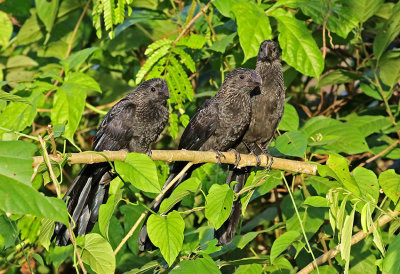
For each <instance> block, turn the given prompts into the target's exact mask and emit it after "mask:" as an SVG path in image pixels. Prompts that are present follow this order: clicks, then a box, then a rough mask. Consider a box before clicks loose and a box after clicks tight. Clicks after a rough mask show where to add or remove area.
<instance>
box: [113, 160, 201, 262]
mask: <svg viewBox="0 0 400 274" xmlns="http://www.w3.org/2000/svg"><path fill="white" fill-rule="evenodd" d="M192 165H193V163H191V162H190V163H188V164H187V165H186V166H185V167H184V168H183V169H182V170H181V172H179V174H178V175H176V176H175V178H174V179H173V180H172V181H171V182H169V184H168V185H167V186H166V187H165V188H164V189H163V193H161V194H159V195H158V196H157V197H156V198H155V199H154V200H153V202H151V204H150V205H149V207H152V206H153V205H154V204H155V203H157V202H158V201H160V200H161V199H162V198H163V197H164V194H165V193H166V192H167V191H168V190H169V189H170V188H171V187H173V186H174V184H175V183H176V182H177V181H178V180H179V179H180V178H181V177H182V176H183V175H184V174H185V173H186V171H187V170H188V169H189V168H190V167H191V166H192ZM148 212H149V211H148V210H145V211H144V212H143V213H142V215H140V217H139V219H138V220H137V221H136V223H135V224H134V225H133V226H132V228H131V229H130V230H129V232H128V234H126V236H125V237H124V238H123V239H122V241H121V242H120V243H119V245H118V247H117V248H116V249H115V250H114V256H115V255H117V253H118V252H119V251H120V249H121V248H122V247H123V246H124V244H125V243H126V242H127V241H128V240H129V238H130V237H132V235H133V233H134V232H135V231H136V229H137V228H138V226H139V225H140V223H141V222H142V221H143V219H144V218H146V216H147V213H148Z"/></svg>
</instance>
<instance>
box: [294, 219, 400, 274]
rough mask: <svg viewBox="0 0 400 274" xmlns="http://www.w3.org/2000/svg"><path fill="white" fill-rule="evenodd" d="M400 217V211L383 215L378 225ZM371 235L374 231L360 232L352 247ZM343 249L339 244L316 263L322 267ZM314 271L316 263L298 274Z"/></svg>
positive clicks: (352, 238)
mask: <svg viewBox="0 0 400 274" xmlns="http://www.w3.org/2000/svg"><path fill="white" fill-rule="evenodd" d="M399 215H400V211H394V212H392V215H391V216H389V215H383V216H382V217H380V218H379V219H378V225H379V226H380V227H381V226H383V225H385V224H387V223H389V222H390V221H392V220H393V219H394V218H395V217H397V216H399ZM374 225H375V226H376V225H377V224H376V223H374ZM371 233H372V229H371V230H370V231H369V232H368V233H365V232H364V231H362V230H361V231H360V232H358V233H356V234H354V235H353V237H351V245H355V244H356V243H358V242H359V241H361V240H362V239H364V238H365V237H367V236H368V235H369V234H371ZM341 248H342V246H341V245H340V244H339V245H337V246H336V247H335V248H332V249H331V250H329V251H328V252H326V253H324V254H322V255H321V256H319V257H318V258H317V259H316V263H317V264H318V265H322V264H323V263H325V262H326V261H328V260H329V259H332V258H334V257H335V256H336V255H338V254H339V253H340V252H341V251H342V250H341ZM314 269H315V264H314V262H311V263H309V264H308V265H307V266H306V267H304V268H303V269H302V270H300V271H299V272H297V274H307V273H311V272H312V271H313V270H314Z"/></svg>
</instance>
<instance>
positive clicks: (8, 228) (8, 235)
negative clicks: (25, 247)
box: [0, 214, 18, 249]
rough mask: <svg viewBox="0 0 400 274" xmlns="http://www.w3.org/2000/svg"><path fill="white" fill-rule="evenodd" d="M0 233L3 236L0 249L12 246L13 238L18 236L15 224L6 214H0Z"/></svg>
mask: <svg viewBox="0 0 400 274" xmlns="http://www.w3.org/2000/svg"><path fill="white" fill-rule="evenodd" d="M0 235H1V236H3V238H4V242H3V246H0V248H1V249H3V248H8V247H10V246H14V245H15V240H16V239H17V238H18V228H17V225H16V223H15V221H13V220H11V219H10V218H8V217H7V215H6V214H2V215H0Z"/></svg>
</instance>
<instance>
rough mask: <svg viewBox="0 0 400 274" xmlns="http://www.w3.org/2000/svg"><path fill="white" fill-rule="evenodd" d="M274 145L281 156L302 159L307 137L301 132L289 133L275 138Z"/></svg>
mask: <svg viewBox="0 0 400 274" xmlns="http://www.w3.org/2000/svg"><path fill="white" fill-rule="evenodd" d="M275 144H276V148H277V149H278V150H279V152H281V153H282V154H285V155H288V156H294V157H301V158H302V157H304V153H305V152H306V148H307V136H306V135H304V133H303V132H301V131H289V132H286V133H284V134H283V135H281V136H279V137H278V138H276V142H275Z"/></svg>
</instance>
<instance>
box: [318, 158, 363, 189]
mask: <svg viewBox="0 0 400 274" xmlns="http://www.w3.org/2000/svg"><path fill="white" fill-rule="evenodd" d="M326 164H327V166H328V167H330V168H331V169H332V170H333V171H334V172H335V174H336V176H337V177H338V178H339V180H340V182H341V183H342V184H343V186H344V187H345V188H347V189H348V190H349V191H351V192H352V193H353V194H354V195H360V189H359V187H358V185H357V182H356V180H355V179H354V178H353V177H352V176H351V175H350V171H349V164H348V161H347V159H346V158H344V157H343V156H340V155H339V154H331V155H329V159H328V161H326Z"/></svg>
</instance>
